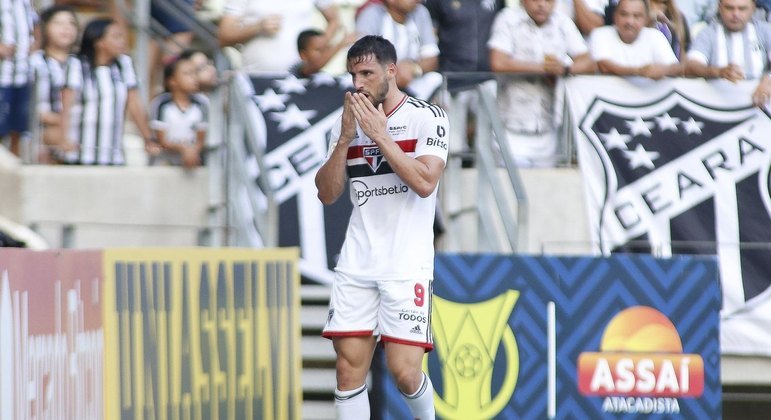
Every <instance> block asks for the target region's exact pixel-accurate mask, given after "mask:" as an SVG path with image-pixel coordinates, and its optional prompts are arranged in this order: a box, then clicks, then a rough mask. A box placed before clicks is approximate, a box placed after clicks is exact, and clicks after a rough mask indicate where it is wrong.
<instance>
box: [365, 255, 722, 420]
mask: <svg viewBox="0 0 771 420" xmlns="http://www.w3.org/2000/svg"><path fill="white" fill-rule="evenodd" d="M433 305H434V312H433V317H432V327H433V331H434V338H435V350H434V351H433V352H431V353H429V355H428V357H427V358H426V359H427V362H426V363H425V366H424V367H425V369H426V371H427V372H428V373H429V375H430V377H431V380H432V382H433V384H434V388H435V406H436V413H437V418H445V419H459V418H463V419H490V418H496V419H520V418H628V417H631V416H633V417H635V418H638V417H639V416H641V415H643V416H646V417H648V418H662V417H666V418H713V419H714V418H719V417H720V415H721V387H720V348H719V342H718V337H719V330H718V328H719V327H718V325H719V316H718V313H719V310H720V288H719V282H718V270H717V263H716V261H715V260H714V259H712V258H708V257H691V256H678V257H675V258H671V259H656V258H653V257H650V256H631V255H614V256H612V257H609V258H593V257H566V258H558V257H525V256H504V255H439V256H437V261H436V275H435V281H434V302H433ZM382 363H383V360H382V357H379V358H378V359H377V361H376V365H375V367H374V369H375V384H374V385H373V390H372V391H373V394H374V395H373V403H374V404H375V410H373V413H375V416H379V417H378V418H383V419H402V418H408V417H409V412H408V411H407V408H406V405H404V403H403V402H402V401H401V398H400V396H399V392H398V390H396V387H395V386H394V385H393V382H392V381H391V379H390V377H389V376H388V375H387V374H383V365H382Z"/></svg>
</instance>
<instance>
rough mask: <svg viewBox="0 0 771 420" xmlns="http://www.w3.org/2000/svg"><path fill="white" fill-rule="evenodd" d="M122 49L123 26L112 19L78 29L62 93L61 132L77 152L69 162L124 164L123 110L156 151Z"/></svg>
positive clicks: (68, 157) (124, 48) (132, 75)
mask: <svg viewBox="0 0 771 420" xmlns="http://www.w3.org/2000/svg"><path fill="white" fill-rule="evenodd" d="M125 50H126V35H125V33H124V30H123V26H122V25H120V24H119V23H117V22H115V21H114V20H112V19H109V18H99V19H95V20H93V21H91V22H90V23H89V24H88V25H87V26H86V28H85V30H84V31H83V39H82V41H81V44H80V59H77V58H74V57H72V58H70V60H69V63H68V68H67V79H66V81H65V85H64V89H63V90H62V109H63V111H62V121H63V132H64V133H66V134H67V136H68V141H69V142H70V143H71V146H70V147H72V148H74V149H77V152H76V153H68V155H67V157H66V158H67V162H68V163H79V164H83V165H93V164H99V165H122V164H124V163H125V159H124V153H123V125H124V120H125V114H126V111H127V110H128V112H129V114H130V115H131V117H132V119H133V120H134V123H135V124H136V125H137V128H138V129H139V131H140V133H141V134H142V137H144V140H145V146H146V148H147V151H148V152H149V153H150V154H151V155H154V154H157V152H158V151H159V149H158V146H157V144H156V143H155V142H153V141H152V132H151V131H150V126H149V124H148V122H147V115H146V114H145V111H144V107H143V104H142V103H141V99H140V98H139V92H138V90H137V87H138V85H137V79H136V74H135V73H134V68H133V62H132V60H131V57H129V56H128V55H126V54H125V53H124V51H125Z"/></svg>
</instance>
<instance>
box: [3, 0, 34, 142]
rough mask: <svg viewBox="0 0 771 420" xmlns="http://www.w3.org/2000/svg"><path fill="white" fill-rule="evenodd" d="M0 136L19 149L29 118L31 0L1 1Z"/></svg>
mask: <svg viewBox="0 0 771 420" xmlns="http://www.w3.org/2000/svg"><path fill="white" fill-rule="evenodd" d="M0 16H1V18H0V104H2V106H0V138H3V137H5V136H8V137H9V138H10V150H11V152H13V154H15V155H16V156H19V154H20V152H21V135H22V133H24V132H25V131H27V128H28V122H29V96H30V92H29V54H30V51H31V48H32V44H33V42H34V36H33V29H34V26H33V22H34V21H35V20H36V19H37V15H36V14H35V11H34V10H33V8H32V3H31V2H30V0H6V1H2V2H0Z"/></svg>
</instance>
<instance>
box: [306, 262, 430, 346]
mask: <svg viewBox="0 0 771 420" xmlns="http://www.w3.org/2000/svg"><path fill="white" fill-rule="evenodd" d="M432 295H433V290H432V289H431V280H430V279H425V280H363V279H356V278H353V277H351V276H348V275H346V274H343V273H340V272H337V274H336V275H335V281H334V283H333V285H332V296H331V298H330V302H329V315H328V316H327V323H326V325H325V326H324V331H323V332H322V333H321V335H322V336H324V337H326V338H333V337H354V336H369V335H375V336H378V335H379V336H380V339H381V340H382V341H384V342H389V341H390V342H394V343H400V344H408V345H413V346H419V347H424V348H425V349H426V350H427V351H428V350H432V349H433V348H434V340H433V336H432V334H431V296H432Z"/></svg>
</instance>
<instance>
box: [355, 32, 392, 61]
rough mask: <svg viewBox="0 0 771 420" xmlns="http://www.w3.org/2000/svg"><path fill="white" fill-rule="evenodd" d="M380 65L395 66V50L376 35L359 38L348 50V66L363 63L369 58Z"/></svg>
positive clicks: (385, 40)
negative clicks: (373, 57)
mask: <svg viewBox="0 0 771 420" xmlns="http://www.w3.org/2000/svg"><path fill="white" fill-rule="evenodd" d="M371 55H372V56H375V59H376V60H377V62H378V63H380V64H381V65H386V64H391V63H393V64H396V49H395V48H394V45H393V44H391V42H389V41H388V40H387V39H385V38H383V37H382V36H377V35H367V36H364V37H361V38H359V40H358V41H356V42H354V43H353V45H351V48H350V49H349V50H348V58H347V62H348V64H352V63H356V62H360V61H363V60H364V59H365V58H367V57H369V56H371Z"/></svg>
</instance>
